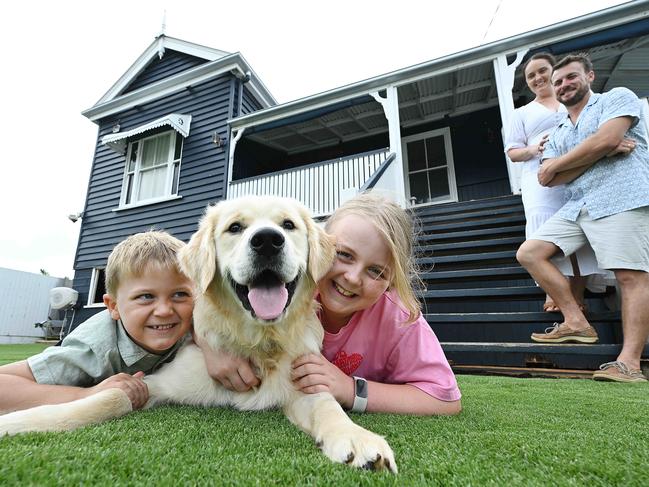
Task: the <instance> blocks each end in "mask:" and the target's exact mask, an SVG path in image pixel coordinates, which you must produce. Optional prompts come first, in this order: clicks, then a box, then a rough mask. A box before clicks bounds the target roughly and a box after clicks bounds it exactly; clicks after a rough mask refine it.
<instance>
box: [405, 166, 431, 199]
mask: <svg viewBox="0 0 649 487" xmlns="http://www.w3.org/2000/svg"><path fill="white" fill-rule="evenodd" d="M409 180H410V196H411V197H412V196H414V197H415V198H417V203H424V202H426V201H428V181H427V180H426V173H425V172H420V173H417V174H411V175H410V176H409Z"/></svg>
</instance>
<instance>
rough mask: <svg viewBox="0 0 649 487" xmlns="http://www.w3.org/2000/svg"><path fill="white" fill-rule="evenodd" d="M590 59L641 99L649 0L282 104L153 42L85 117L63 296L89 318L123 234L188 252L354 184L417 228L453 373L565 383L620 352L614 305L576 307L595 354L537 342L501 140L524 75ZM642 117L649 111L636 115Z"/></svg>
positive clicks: (340, 197)
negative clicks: (228, 209) (587, 323)
mask: <svg viewBox="0 0 649 487" xmlns="http://www.w3.org/2000/svg"><path fill="white" fill-rule="evenodd" d="M541 50H543V51H550V52H553V53H554V54H555V55H558V56H560V55H562V54H565V53H568V52H573V51H585V52H588V53H590V56H591V59H592V61H593V64H594V66H595V72H596V74H597V77H596V81H595V83H594V86H593V89H594V90H595V91H600V92H603V91H608V90H610V89H611V88H613V87H616V86H626V87H628V88H630V89H632V90H633V91H634V92H635V93H636V94H637V95H638V96H640V97H641V98H645V99H646V97H647V96H649V63H648V62H647V60H648V59H649V1H647V0H642V1H636V2H630V3H627V4H623V5H620V6H617V7H612V8H609V9H606V10H602V11H599V12H595V13H592V14H590V15H587V16H583V17H580V18H578V19H572V20H568V21H565V22H561V23H558V24H554V25H551V26H548V27H545V28H542V29H538V30H535V31H531V32H526V33H523V34H520V35H517V36H515V37H511V38H508V39H504V40H501V41H497V42H493V43H491V44H487V45H483V46H480V47H476V48H473V49H470V50H466V51H462V52H459V53H456V54H452V55H449V56H444V57H442V58H438V59H434V60H431V61H428V62H425V63H422V64H419V65H415V66H411V67H407V68H404V69H401V70H398V71H395V72H392V73H388V74H385V75H381V76H377V77H375V78H371V79H368V80H364V81H360V82H358V83H353V84H350V85H347V86H343V87H340V88H335V89H332V90H330V91H327V92H324V93H318V94H315V95H313V96H310V97H306V98H302V99H299V100H295V101H292V102H288V103H284V104H281V105H278V104H277V103H276V102H275V100H274V99H273V97H272V95H271V94H270V93H269V92H268V90H267V89H266V88H265V87H264V84H263V83H262V82H261V80H260V79H259V77H258V76H257V75H256V74H255V72H254V70H253V69H252V67H251V66H249V65H248V63H247V62H246V60H245V59H244V58H243V56H242V55H241V54H239V53H233V54H231V53H226V52H223V51H219V50H216V49H211V48H207V47H204V46H199V45H196V44H192V43H190V42H186V41H182V40H179V39H174V38H171V37H167V36H165V35H161V36H159V37H157V38H156V39H155V40H154V42H153V43H152V44H151V45H150V46H149V47H148V48H147V49H146V51H145V52H144V53H143V54H142V55H141V56H140V57H139V58H138V59H137V60H136V61H135V63H134V64H133V65H132V66H131V68H130V69H129V70H128V71H127V72H126V73H125V74H124V75H123V76H122V77H121V78H120V79H119V80H118V81H117V82H116V83H115V84H114V85H113V86H112V87H111V88H110V90H109V91H108V92H107V93H106V94H105V95H104V96H103V97H102V98H101V99H100V100H99V101H98V102H97V103H96V104H95V105H94V106H93V107H91V108H89V109H88V110H86V111H84V112H83V114H84V115H85V116H86V117H87V118H89V119H90V120H92V121H93V122H95V123H96V124H97V125H98V128H99V130H98V137H97V145H96V149H95V155H94V160H93V167H92V172H91V175H90V182H89V185H88V193H87V200H86V205H85V208H84V211H83V218H82V225H81V230H80V235H79V243H78V247H77V253H76V258H75V263H74V268H75V277H74V283H73V287H74V288H75V289H76V290H77V291H79V294H80V302H81V303H82V308H81V309H79V310H78V311H77V313H76V318H75V323H74V325H77V324H78V323H80V322H81V321H83V320H85V319H87V318H88V317H89V316H90V315H92V314H94V313H96V312H97V311H99V310H101V309H103V304H102V303H101V301H102V294H103V292H104V289H103V268H104V266H105V265H106V259H107V256H108V254H109V253H110V251H111V249H112V248H113V246H114V245H115V244H116V243H117V242H119V241H120V240H122V239H123V238H125V237H126V236H127V235H131V234H133V233H136V232H139V231H143V230H146V229H150V228H152V227H154V228H159V229H165V230H168V231H169V232H171V233H173V234H174V235H176V236H177V237H179V238H181V239H184V240H188V239H189V237H190V235H191V234H192V233H193V232H194V231H195V230H196V226H197V222H198V219H199V218H200V216H201V214H202V212H203V210H204V208H205V207H206V206H207V205H208V204H210V203H213V202H216V201H219V200H221V199H226V198H234V197H237V196H239V195H244V194H277V195H284V196H291V197H294V198H296V199H298V200H301V201H302V202H303V203H305V204H306V205H307V206H308V207H309V208H310V209H311V210H312V212H313V214H314V215H315V216H318V217H326V216H327V215H329V214H331V212H333V211H334V210H335V209H336V208H337V207H338V206H339V205H340V204H341V203H342V202H344V201H345V200H346V199H348V198H350V197H351V196H353V195H354V194H356V193H357V192H358V191H359V190H361V189H362V188H365V187H367V186H373V187H375V188H377V189H380V190H383V191H387V192H390V193H391V194H392V195H394V197H395V198H396V199H397V200H398V201H399V202H400V203H401V204H402V205H403V206H404V207H408V208H410V209H411V211H412V212H413V214H414V215H416V216H417V217H418V219H419V220H420V221H421V223H422V234H421V236H420V238H419V253H418V262H419V264H420V267H421V268H422V269H423V274H422V277H423V280H424V282H425V284H426V289H425V290H422V291H421V293H420V298H421V300H422V302H423V303H424V313H425V315H426V318H427V319H428V322H429V323H430V325H431V327H432V328H433V329H434V330H435V332H436V334H437V335H438V337H439V339H440V341H441V342H442V344H443V347H444V350H445V352H446V354H447V356H448V357H449V359H450V360H451V362H452V363H453V365H454V367H455V368H456V369H457V370H474V369H480V370H490V371H502V372H508V373H517V372H520V371H523V372H525V373H528V372H535V373H537V374H539V373H541V374H542V373H551V374H553V375H559V374H570V375H579V374H582V373H583V372H580V370H581V371H583V370H587V369H592V368H595V367H596V366H597V365H598V364H600V363H602V362H605V361H607V360H609V359H611V358H613V357H615V356H616V354H617V351H618V350H619V347H620V343H621V331H620V326H619V313H618V312H617V311H616V306H615V304H616V303H615V301H616V299H615V294H614V292H613V290H612V289H611V290H609V293H608V294H605V295H597V294H591V295H587V298H588V305H589V309H590V310H591V315H590V320H591V321H592V322H593V324H594V326H595V327H596V328H597V330H598V332H599V334H600V344H598V345H589V346H572V345H565V346H556V345H555V346H544V345H538V344H532V343H530V340H529V335H530V333H531V332H532V331H539V330H542V329H543V328H544V327H545V326H548V325H549V324H551V323H552V322H553V321H557V320H558V319H560V316H559V315H556V316H552V315H551V314H548V313H541V312H540V309H541V303H542V301H543V297H544V294H543V292H542V290H540V289H539V288H538V287H537V286H535V284H534V282H533V281H532V279H531V278H530V276H529V275H528V274H527V273H526V272H525V270H524V269H522V268H521V267H520V266H519V265H518V263H517V262H516V260H515V257H514V256H515V251H516V249H517V248H518V246H519V245H520V243H521V242H522V241H523V239H524V224H525V219H524V214H523V209H522V205H521V202H520V196H519V193H520V175H519V168H518V167H517V166H516V165H514V164H512V163H511V161H509V160H508V159H507V158H506V156H505V155H504V152H503V127H505V126H507V124H508V122H509V120H510V117H511V115H512V112H513V110H514V107H515V106H519V105H521V104H523V103H526V102H527V101H529V100H530V99H531V94H530V93H529V92H528V91H527V89H526V87H525V83H524V80H523V79H522V76H521V73H520V69H517V67H519V66H520V65H521V63H522V62H524V61H525V59H527V58H528V57H529V56H530V55H532V54H533V53H534V52H538V51H541ZM648 110H649V109H648Z"/></svg>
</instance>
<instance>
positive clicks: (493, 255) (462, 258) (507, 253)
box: [415, 250, 516, 264]
mask: <svg viewBox="0 0 649 487" xmlns="http://www.w3.org/2000/svg"><path fill="white" fill-rule="evenodd" d="M509 257H511V258H514V257H516V251H515V250H498V251H495V252H480V253H478V254H456V255H438V256H436V257H435V256H433V257H417V258H415V261H416V262H417V263H418V264H436V263H438V262H439V263H442V262H444V263H446V262H458V263H460V262H467V261H473V260H490V259H506V258H509ZM512 263H513V262H512Z"/></svg>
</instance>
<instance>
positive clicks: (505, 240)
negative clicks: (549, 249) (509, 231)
mask: <svg viewBox="0 0 649 487" xmlns="http://www.w3.org/2000/svg"><path fill="white" fill-rule="evenodd" d="M524 241H525V236H524V235H518V236H515V237H502V238H490V239H484V240H465V241H463V242H446V243H438V244H429V245H420V246H419V247H418V248H417V252H430V251H432V252H435V251H439V250H447V249H466V248H473V247H489V246H496V245H506V244H514V243H523V242H524Z"/></svg>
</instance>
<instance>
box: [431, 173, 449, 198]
mask: <svg viewBox="0 0 649 487" xmlns="http://www.w3.org/2000/svg"><path fill="white" fill-rule="evenodd" d="M428 179H429V181H430V196H431V199H430V201H436V200H440V199H442V200H445V199H447V198H448V195H449V193H450V192H449V190H448V173H447V172H446V169H445V168H443V169H436V170H434V171H429V172H428Z"/></svg>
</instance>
